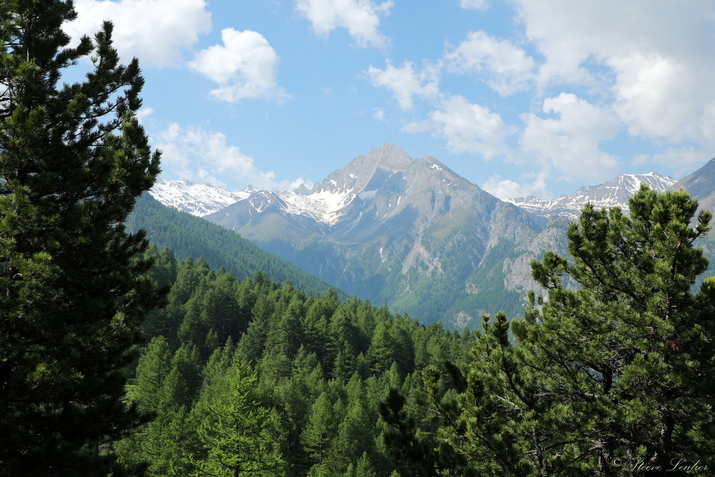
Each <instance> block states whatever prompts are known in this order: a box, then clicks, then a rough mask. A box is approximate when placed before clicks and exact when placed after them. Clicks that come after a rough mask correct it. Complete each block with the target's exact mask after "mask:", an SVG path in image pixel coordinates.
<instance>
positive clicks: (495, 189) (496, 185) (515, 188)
mask: <svg viewBox="0 0 715 477" xmlns="http://www.w3.org/2000/svg"><path fill="white" fill-rule="evenodd" d="M532 175H533V176H534V179H533V181H532V182H531V183H529V182H522V183H518V182H515V181H512V180H510V179H502V178H501V176H500V175H499V174H495V175H493V176H491V177H489V179H488V180H487V182H485V183H484V185H483V186H482V189H484V190H485V191H487V192H489V193H490V194H491V195H493V196H495V197H499V198H500V199H509V198H517V197H528V196H530V195H533V196H536V197H545V196H546V195H548V192H547V185H546V173H545V172H543V171H542V172H539V173H538V174H532Z"/></svg>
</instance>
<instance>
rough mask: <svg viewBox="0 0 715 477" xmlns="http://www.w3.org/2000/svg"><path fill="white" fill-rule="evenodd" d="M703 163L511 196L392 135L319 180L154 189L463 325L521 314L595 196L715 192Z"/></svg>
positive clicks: (420, 314)
mask: <svg viewBox="0 0 715 477" xmlns="http://www.w3.org/2000/svg"><path fill="white" fill-rule="evenodd" d="M709 166H710V168H711V169H712V170H710V169H708V167H709ZM703 170H704V171H703V172H702V173H697V172H696V173H695V174H693V175H691V176H688V177H686V178H684V179H682V180H681V181H678V182H676V181H675V180H674V179H672V178H669V177H666V176H662V175H659V174H657V173H650V174H642V175H635V174H624V175H622V176H619V177H617V178H615V179H613V180H611V181H608V182H606V183H604V184H601V185H599V186H590V187H584V188H582V189H579V190H578V191H577V192H576V193H574V194H571V195H568V196H562V197H559V198H557V199H553V200H543V199H538V198H535V197H527V198H517V199H508V200H506V201H502V200H499V199H497V198H496V197H494V196H492V195H490V194H488V193H487V192H485V191H484V190H482V189H481V188H479V187H478V186H476V185H474V184H472V183H471V182H469V181H467V180H466V179H464V178H462V177H460V176H459V175H458V174H456V173H455V172H454V171H452V170H451V169H449V168H448V167H447V166H445V165H444V164H442V163H441V162H440V161H438V160H437V159H435V158H433V157H429V156H427V157H423V158H420V159H413V158H411V157H409V156H408V155H407V154H406V153H405V152H404V151H402V150H401V149H399V148H398V147H397V146H395V145H392V144H385V145H384V146H382V147H379V148H375V149H373V150H372V151H370V153H369V154H368V155H365V156H358V157H356V158H355V159H353V160H352V161H351V162H350V163H349V164H348V165H347V166H345V167H343V168H341V169H339V170H337V171H335V172H334V173H332V174H330V175H329V176H328V177H327V178H325V180H324V181H323V182H321V183H319V184H315V185H314V186H313V187H312V188H310V189H309V188H307V187H305V186H301V187H299V188H298V189H296V190H293V191H287V192H273V191H261V190H254V189H252V188H247V189H246V190H244V191H242V192H227V191H222V190H221V189H217V188H214V187H212V186H206V185H196V184H191V183H189V182H186V181H160V182H158V183H157V184H156V186H155V187H154V189H152V191H151V194H152V195H153V196H154V197H155V198H156V199H157V200H158V201H160V202H161V203H163V204H165V205H167V206H171V207H174V208H177V209H180V210H184V211H187V212H189V213H191V214H193V215H196V216H201V217H203V219H205V220H207V221H209V222H212V223H214V224H218V225H220V226H221V227H224V228H225V229H228V230H232V231H234V232H236V233H238V234H240V236H241V237H243V238H246V239H248V240H250V241H252V242H254V243H255V244H257V245H258V246H259V247H260V248H262V249H263V250H266V251H268V252H271V253H273V254H275V255H278V256H280V257H282V258H284V259H286V260H288V261H290V262H292V263H293V264H295V265H297V266H298V267H300V268H301V269H302V270H304V271H306V272H308V273H311V274H314V275H316V276H318V277H319V278H321V279H322V280H324V281H326V282H328V283H330V284H332V285H333V286H335V287H337V288H339V289H342V290H343V291H345V292H346V293H347V294H349V295H357V296H358V297H360V298H363V299H368V300H370V301H371V302H373V303H376V304H381V303H383V302H387V303H388V304H389V305H390V307H391V308H392V309H393V310H394V311H396V312H399V313H407V314H409V315H410V316H412V317H414V318H417V319H418V320H420V321H421V322H423V323H429V322H432V321H441V322H443V323H444V324H446V325H447V326H450V327H462V326H465V325H475V324H476V323H477V322H478V321H479V318H480V316H481V315H482V314H483V313H494V312H496V311H500V310H503V311H505V312H507V314H511V315H517V314H520V313H521V311H522V310H523V307H524V303H525V297H526V291H527V290H529V289H532V288H534V287H535V284H534V283H533V282H532V280H531V276H530V275H531V274H530V263H531V261H532V260H533V259H537V258H540V256H541V255H542V254H543V252H544V251H545V250H548V249H551V250H555V251H557V252H560V253H564V252H565V246H566V242H565V230H566V228H567V226H568V223H569V222H570V221H571V220H572V219H573V218H574V217H577V216H578V214H579V213H580V209H581V208H582V207H583V205H584V204H585V203H586V202H591V203H593V204H594V205H596V206H599V207H612V206H621V207H626V206H627V201H628V198H629V197H630V196H631V195H632V194H633V193H635V192H636V191H637V190H638V188H639V187H640V184H643V183H645V184H648V185H649V186H650V187H651V188H653V189H655V190H657V191H663V190H666V189H668V188H684V189H685V190H688V191H691V190H692V192H691V194H693V195H695V196H696V197H697V195H701V196H703V198H710V200H711V201H713V202H715V196H714V195H712V194H713V191H715V188H714V187H715V164H713V163H712V161H711V163H709V164H708V165H706V166H705V167H704V168H703ZM694 192H697V194H695V193H694ZM150 238H151V237H150Z"/></svg>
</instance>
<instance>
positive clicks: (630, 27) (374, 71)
mask: <svg viewBox="0 0 715 477" xmlns="http://www.w3.org/2000/svg"><path fill="white" fill-rule="evenodd" d="M75 8H76V10H77V11H78V18H77V20H76V21H75V22H73V23H72V24H68V25H67V26H66V31H68V33H70V34H71V35H72V36H73V37H75V38H76V37H78V36H79V35H80V34H91V33H92V32H93V31H96V30H97V28H98V26H99V25H100V23H101V21H102V20H104V19H110V20H112V21H113V22H114V25H115V34H114V39H115V46H116V47H117V49H118V50H119V52H120V55H121V56H122V58H124V59H125V60H127V61H128V60H129V59H131V58H132V57H134V56H135V57H137V58H139V61H140V65H141V67H142V70H143V74H144V76H145V79H146V86H145V89H144V92H143V98H144V107H143V109H142V111H141V112H140V115H141V119H142V122H143V124H144V125H145V128H146V130H147V132H148V133H149V135H150V137H151V141H152V144H153V146H154V147H157V148H159V149H161V150H162V151H163V177H164V178H166V179H187V180H191V181H194V182H205V183H210V184H213V185H216V186H219V187H223V188H226V189H229V190H242V189H243V188H245V187H246V186H247V185H249V184H251V185H253V186H254V187H257V188H263V189H277V190H287V189H289V188H291V187H294V186H296V185H298V184H300V183H301V182H305V183H307V184H310V183H313V182H320V181H322V180H323V179H324V178H325V176H327V175H328V174H329V173H331V172H333V171H334V170H336V169H338V168H340V167H342V166H344V165H346V164H347V163H348V162H349V161H350V160H351V159H352V158H353V157H355V156H357V155H360V154H367V153H369V151H370V149H372V148H374V147H378V146H381V145H382V144H384V143H386V142H390V143H393V144H396V145H397V146H399V147H401V148H402V149H404V150H405V151H406V152H407V153H408V154H409V155H410V156H412V157H422V156H425V155H431V156H433V157H435V158H437V159H439V160H440V161H442V162H443V163H445V164H446V165H447V166H449V167H450V168H451V169H453V170H454V171H455V172H457V173H458V174H460V175H462V176H464V177H465V178H467V179H468V180H470V181H471V182H473V183H475V184H477V185H479V186H480V187H482V188H484V189H486V190H487V191H489V192H491V193H493V194H494V195H497V196H499V197H517V196H523V195H529V194H532V195H537V196H540V197H545V198H549V197H555V196H558V195H561V194H567V193H571V192H573V191H575V190H576V189H578V188H579V187H581V186H583V185H588V184H598V183H601V182H603V181H605V180H607V179H610V178H612V177H615V176H616V175H618V174H622V173H625V172H629V173H643V172H650V171H653V170H655V171H658V172H661V173H664V174H668V175H671V176H673V177H675V178H680V177H682V176H683V175H685V174H688V173H690V172H692V171H694V170H695V169H696V168H698V167H700V166H701V165H703V164H704V163H705V162H707V160H709V159H710V158H712V157H713V156H715V87H713V85H712V79H713V78H715V2H713V1H712V0H688V1H686V2H673V1H671V0H668V1H661V0H629V1H627V2H624V1H623V0H599V1H587V0H582V1H573V0H540V1H533V0H511V1H497V0H439V1H434V0H410V1H408V0H387V1H373V0H248V1H242V0H214V1H211V2H206V1H204V0H121V1H109V0H105V1H96V0H75Z"/></svg>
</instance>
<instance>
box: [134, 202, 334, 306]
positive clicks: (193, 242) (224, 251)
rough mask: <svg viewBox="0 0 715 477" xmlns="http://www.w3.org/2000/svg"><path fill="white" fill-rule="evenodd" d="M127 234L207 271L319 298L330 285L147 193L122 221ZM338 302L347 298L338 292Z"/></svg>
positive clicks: (234, 234)
mask: <svg viewBox="0 0 715 477" xmlns="http://www.w3.org/2000/svg"><path fill="white" fill-rule="evenodd" d="M125 225H126V226H127V230H129V231H130V232H134V233H136V232H137V231H139V230H145V231H146V235H147V238H148V239H149V240H151V241H152V242H153V243H155V244H156V245H157V246H158V247H159V249H162V248H164V247H168V248H170V249H171V250H172V251H173V253H174V254H175V255H176V258H177V259H178V260H183V259H185V258H187V257H194V258H198V257H202V258H203V259H204V260H206V263H208V264H209V266H210V267H213V268H220V267H224V268H226V269H227V270H228V271H230V272H233V273H234V275H236V276H237V277H240V278H245V277H252V276H253V275H255V274H256V273H258V272H262V273H265V274H266V275H267V276H268V277H270V279H271V280H274V281H277V282H280V283H284V282H285V281H286V280H290V281H291V282H293V284H294V285H295V286H296V287H297V288H300V289H301V290H303V291H305V292H306V293H311V294H315V295H318V294H322V293H325V292H326V291H327V290H328V289H330V288H331V286H330V284H328V283H327V282H325V281H323V280H321V279H320V278H318V277H316V276H315V275H311V274H309V273H306V272H304V271H302V270H301V269H300V268H298V267H296V266H295V265H293V264H292V263H290V262H288V261H287V260H284V259H282V258H280V257H278V256H276V255H273V254H272V253H268V252H266V251H264V250H262V249H260V248H259V247H258V246H257V245H255V244H254V243H252V242H250V241H248V240H246V239H244V238H242V237H241V236H240V235H238V234H236V233H234V232H232V231H230V230H227V229H225V228H223V227H220V226H218V225H215V224H212V223H211V222H208V221H206V220H204V219H202V218H200V217H194V216H193V215H191V214H188V213H186V212H180V211H178V210H176V209H172V208H171V207H166V206H165V205H162V204H161V203H160V202H159V201H157V200H156V199H154V198H153V197H152V196H151V195H149V194H148V193H145V194H143V195H142V196H141V197H138V198H137V203H136V206H135V207H134V210H133V212H132V213H131V214H129V216H128V217H127V219H126V221H125ZM338 294H339V295H340V297H341V298H346V295H344V294H343V293H342V292H341V291H338Z"/></svg>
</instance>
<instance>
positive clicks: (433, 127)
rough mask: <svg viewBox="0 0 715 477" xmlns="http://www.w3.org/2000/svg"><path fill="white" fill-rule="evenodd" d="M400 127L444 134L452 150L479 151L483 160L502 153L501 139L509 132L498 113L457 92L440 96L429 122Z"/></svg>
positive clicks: (503, 147)
mask: <svg viewBox="0 0 715 477" xmlns="http://www.w3.org/2000/svg"><path fill="white" fill-rule="evenodd" d="M403 130H404V131H405V132H411V133H416V132H423V131H428V130H429V131H431V132H432V133H433V134H434V135H436V136H439V137H443V138H444V139H445V140H446V142H447V147H448V148H449V149H450V150H451V151H452V152H456V153H462V152H468V153H473V154H480V155H482V156H483V157H484V158H485V159H491V158H493V157H494V156H496V155H499V154H502V153H505V152H506V151H507V147H506V145H505V142H504V141H505V138H506V137H507V136H508V135H509V134H510V131H509V128H507V127H506V125H505V124H504V122H503V121H502V119H501V116H499V114H496V113H493V112H491V111H490V110H489V109H488V108H485V107H484V106H481V105H479V104H472V103H470V102H469V101H468V100H467V99H466V98H465V97H464V96H459V95H454V96H450V97H447V98H445V99H443V100H442V101H441V103H440V105H439V107H438V108H437V109H436V110H434V111H432V112H431V113H430V114H429V120H428V121H421V122H414V123H410V124H407V125H406V126H405V127H404V128H403Z"/></svg>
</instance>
